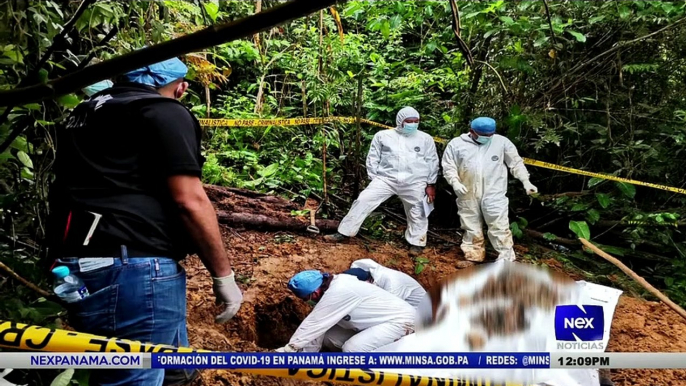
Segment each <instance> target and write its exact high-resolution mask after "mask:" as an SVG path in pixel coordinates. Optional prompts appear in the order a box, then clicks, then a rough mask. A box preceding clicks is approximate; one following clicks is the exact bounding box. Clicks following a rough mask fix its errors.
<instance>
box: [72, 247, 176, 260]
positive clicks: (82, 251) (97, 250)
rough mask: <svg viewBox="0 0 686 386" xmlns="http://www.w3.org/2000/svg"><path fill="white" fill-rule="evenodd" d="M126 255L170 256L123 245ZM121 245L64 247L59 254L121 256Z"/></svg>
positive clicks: (78, 256) (79, 256)
mask: <svg viewBox="0 0 686 386" xmlns="http://www.w3.org/2000/svg"><path fill="white" fill-rule="evenodd" d="M124 247H125V250H126V257H171V256H170V254H168V253H160V252H152V251H149V250H148V251H146V250H143V249H137V248H132V247H129V246H124ZM122 252H123V251H122V246H118V247H89V248H73V249H66V250H64V251H63V252H62V253H60V255H62V256H63V257H77V258H81V257H123V256H122V254H123V253H122Z"/></svg>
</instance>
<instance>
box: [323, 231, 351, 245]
mask: <svg viewBox="0 0 686 386" xmlns="http://www.w3.org/2000/svg"><path fill="white" fill-rule="evenodd" d="M347 238H348V236H345V235H342V234H340V233H338V232H336V233H334V234H332V235H326V236H324V240H326V241H331V242H335V243H338V242H341V241H343V240H345V239H347Z"/></svg>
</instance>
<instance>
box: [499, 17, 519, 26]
mask: <svg viewBox="0 0 686 386" xmlns="http://www.w3.org/2000/svg"><path fill="white" fill-rule="evenodd" d="M498 19H500V21H502V22H503V23H505V25H512V24H514V22H515V21H514V20H513V19H512V18H511V17H509V16H500V17H499V18H498Z"/></svg>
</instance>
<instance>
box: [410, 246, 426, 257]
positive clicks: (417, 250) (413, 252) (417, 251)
mask: <svg viewBox="0 0 686 386" xmlns="http://www.w3.org/2000/svg"><path fill="white" fill-rule="evenodd" d="M423 252H424V247H418V246H416V245H412V246H410V256H419V255H421V254H422V253H423Z"/></svg>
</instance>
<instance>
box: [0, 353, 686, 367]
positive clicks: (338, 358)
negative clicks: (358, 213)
mask: <svg viewBox="0 0 686 386" xmlns="http://www.w3.org/2000/svg"><path fill="white" fill-rule="evenodd" d="M0 367H1V368H12V369H41V368H43V369H65V368H74V369H104V368H118V369H415V368H416V369H420V368H425V369H426V368H435V369H446V368H450V369H453V368H463V369H521V368H531V369H557V368H579V369H582V368H592V369H596V368H607V369H686V353H541V352H531V353H502V352H499V353H71V352H65V353H39V354H38V353H26V352H20V353H17V352H15V353H0Z"/></svg>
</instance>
